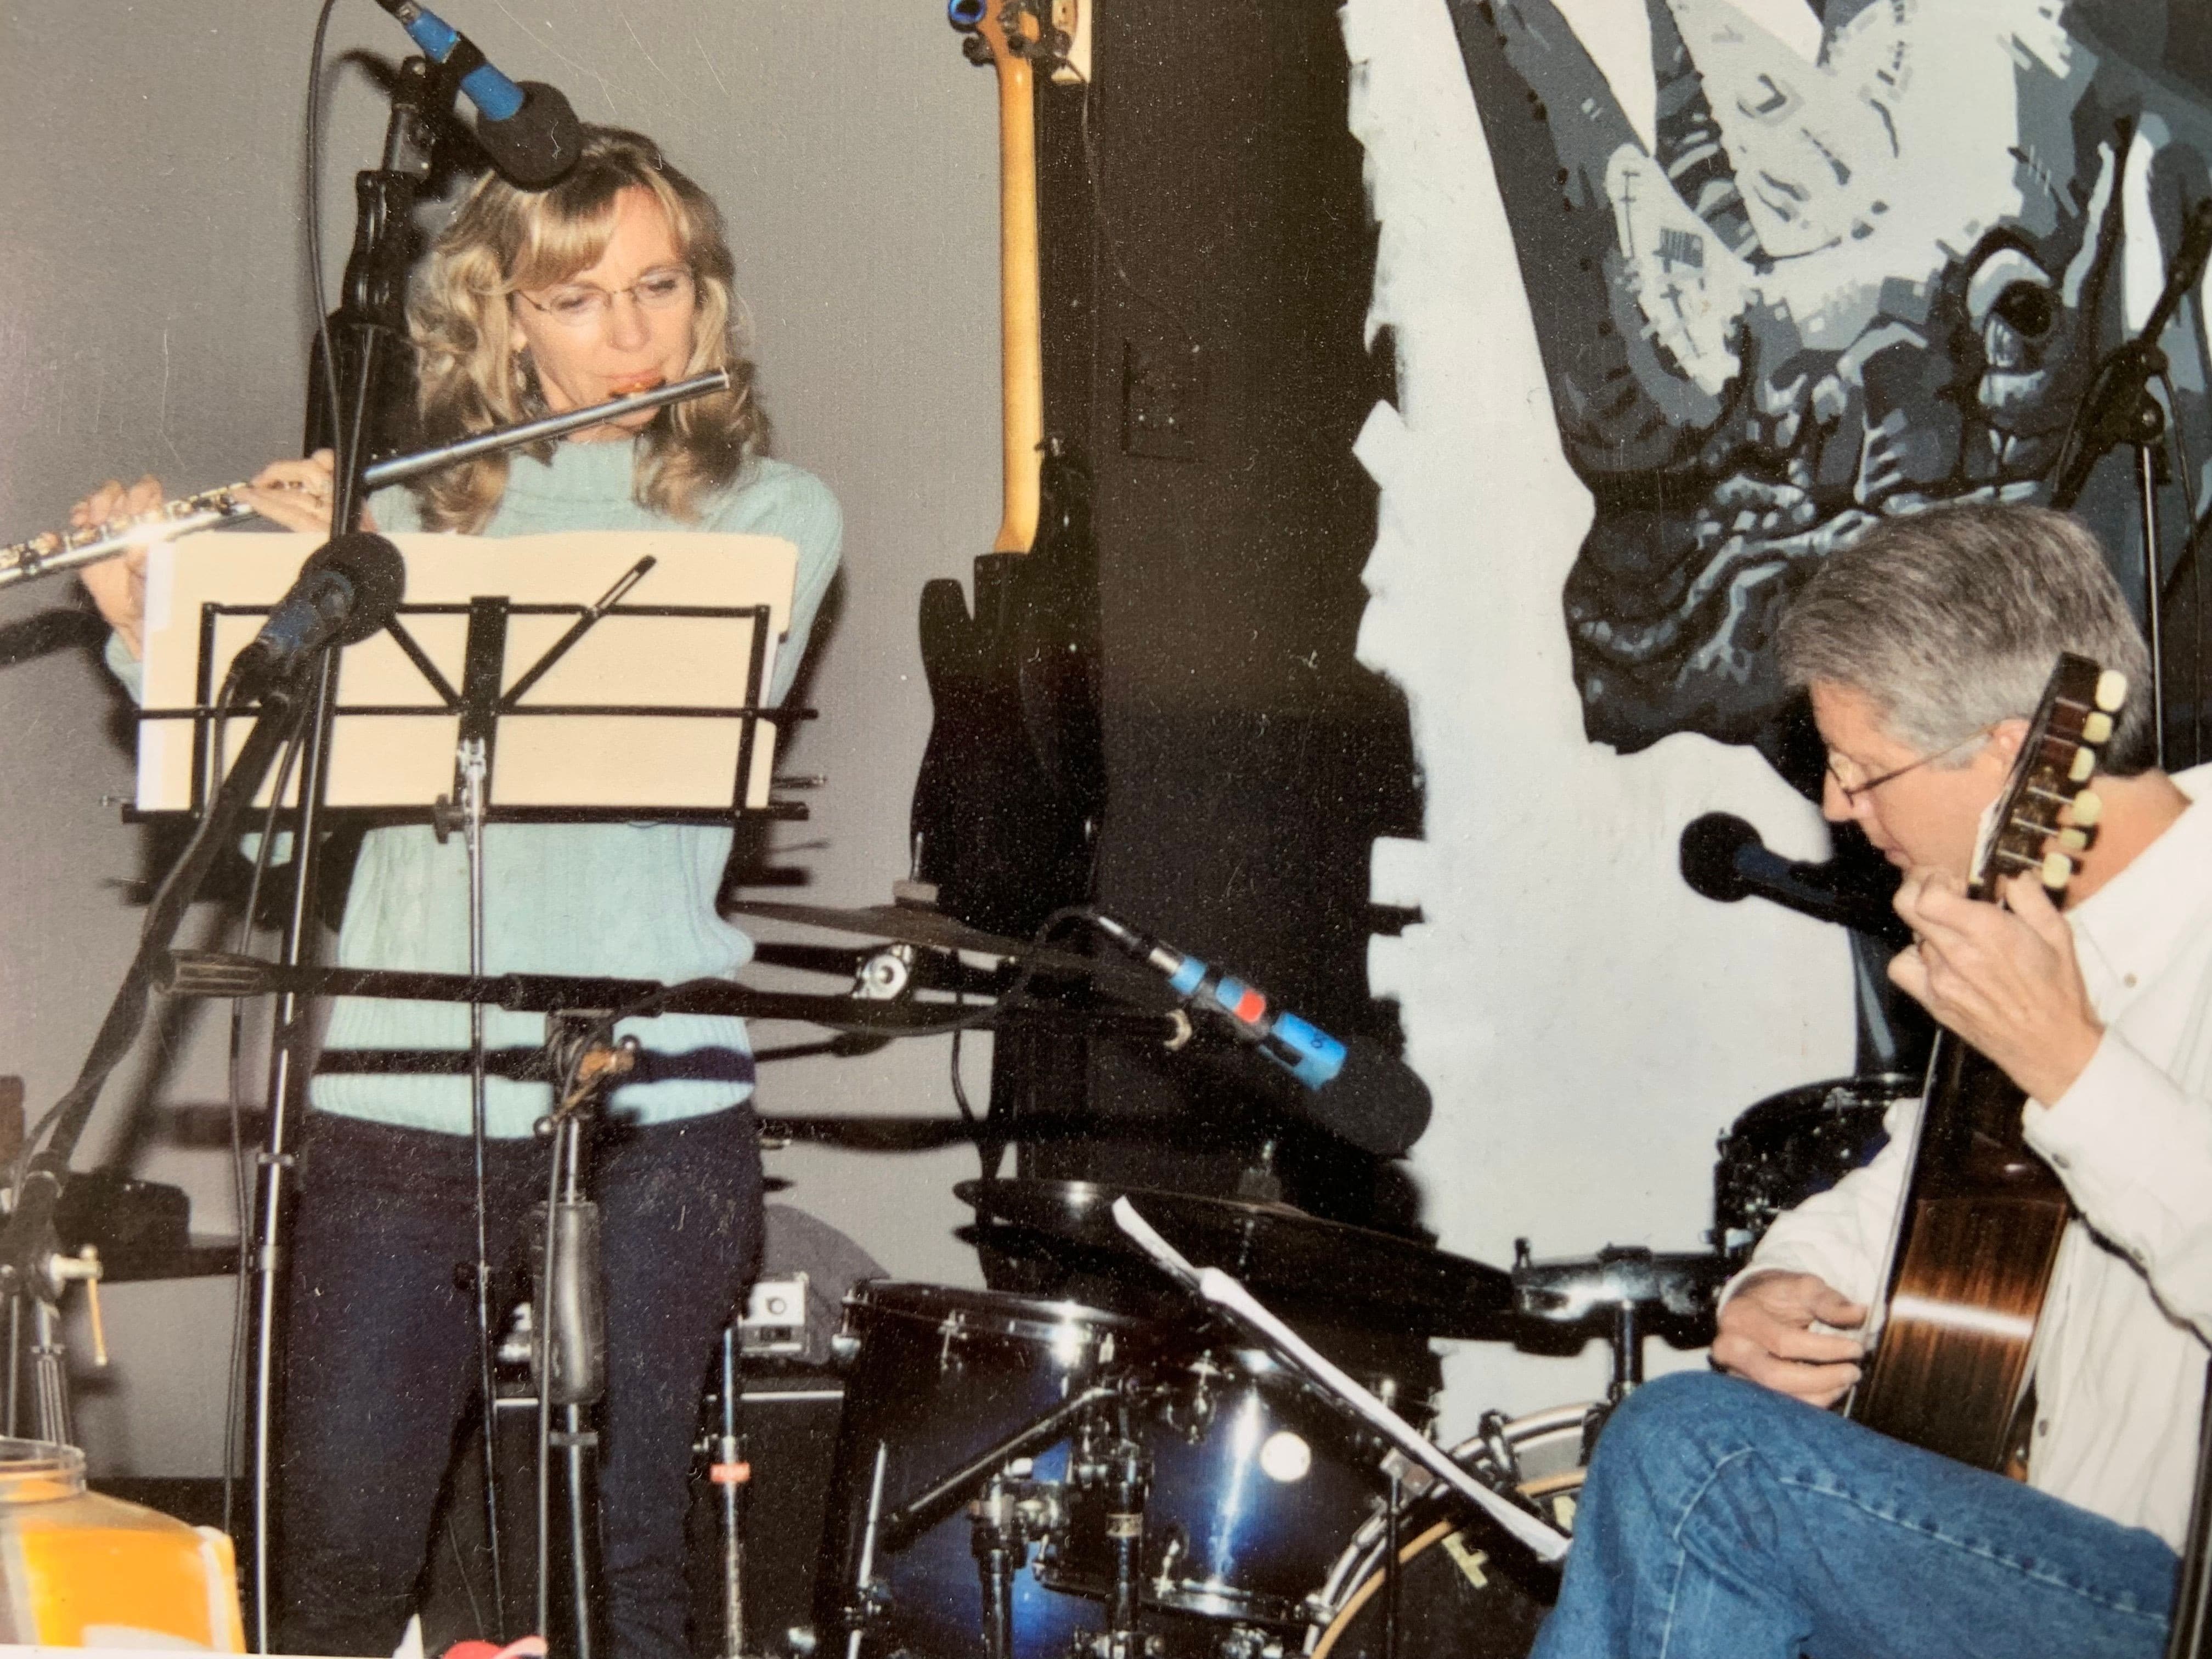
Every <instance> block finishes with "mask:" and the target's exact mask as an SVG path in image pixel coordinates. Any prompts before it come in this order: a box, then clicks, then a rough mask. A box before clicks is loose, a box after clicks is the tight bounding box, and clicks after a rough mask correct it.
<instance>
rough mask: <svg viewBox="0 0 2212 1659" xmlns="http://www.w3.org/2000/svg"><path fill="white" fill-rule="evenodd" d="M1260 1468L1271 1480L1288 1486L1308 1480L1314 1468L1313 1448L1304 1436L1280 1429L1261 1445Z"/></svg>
mask: <svg viewBox="0 0 2212 1659" xmlns="http://www.w3.org/2000/svg"><path fill="white" fill-rule="evenodd" d="M1260 1468H1261V1471H1262V1472H1263V1473H1265V1474H1266V1475H1267V1478H1268V1479H1269V1480H1276V1481H1279V1482H1281V1483H1282V1484H1283V1485H1284V1486H1288V1485H1290V1484H1291V1481H1293V1480H1304V1479H1305V1478H1306V1471H1307V1470H1308V1469H1310V1468H1313V1448H1312V1447H1311V1446H1310V1445H1308V1444H1307V1443H1306V1441H1305V1437H1304V1436H1303V1435H1297V1434H1292V1433H1291V1431H1289V1430H1288V1429H1278V1430H1276V1431H1274V1433H1273V1434H1271V1435H1269V1436H1268V1437H1267V1438H1266V1439H1265V1440H1263V1441H1261V1443H1260Z"/></svg>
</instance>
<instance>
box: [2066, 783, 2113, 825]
mask: <svg viewBox="0 0 2212 1659" xmlns="http://www.w3.org/2000/svg"><path fill="white" fill-rule="evenodd" d="M2072 811H2073V814H2074V822H2075V824H2076V825H2077V826H2078V827H2080V828H2081V829H2095V828H2096V826H2097V820H2098V819H2099V818H2100V817H2104V815H2105V798H2104V797H2103V796H2102V795H2100V794H2099V793H2097V792H2096V791H2095V790H2093V789H2084V790H2083V791H2082V792H2081V793H2080V794H2078V795H2076V796H2075V797H2074V804H2073V807H2072Z"/></svg>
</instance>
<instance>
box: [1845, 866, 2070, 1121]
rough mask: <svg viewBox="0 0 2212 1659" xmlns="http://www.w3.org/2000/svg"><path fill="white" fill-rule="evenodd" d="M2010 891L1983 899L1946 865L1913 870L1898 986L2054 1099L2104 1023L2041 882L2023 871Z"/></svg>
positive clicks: (2033, 1094) (1900, 908) (1894, 977)
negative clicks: (1991, 900)
mask: <svg viewBox="0 0 2212 1659" xmlns="http://www.w3.org/2000/svg"><path fill="white" fill-rule="evenodd" d="M2004 897H2005V902H2004V904H2002V905H1998V904H1986V903H1983V902H1978V901H1977V900H1974V899H1970V898H1968V897H1967V896H1966V886H1965V884H1964V883H1962V882H1961V881H1960V879H1959V878H1958V877H1957V876H1955V875H1953V874H1952V873H1950V872H1948V871H1944V870H1936V869H1925V868H1916V869H1913V870H1911V871H1909V872H1907V873H1906V875H1905V880H1904V881H1903V883H1902V884H1899V887H1898V890H1897V901H1896V902H1897V914H1898V915H1900V916H1902V917H1903V918H1904V919H1905V925H1906V926H1907V927H1910V928H1911V929H1912V932H1913V936H1914V938H1913V943H1912V945H1911V946H1910V947H1909V948H1907V949H1905V950H1903V951H1899V952H1898V954H1897V955H1896V956H1895V957H1893V958H1891V960H1890V964H1889V978H1890V982H1891V983H1892V984H1893V985H1895V986H1896V987H1898V988H1899V990H1901V991H1903V992H1904V993H1905V994H1906V995H1907V996H1910V997H1911V999H1912V1000H1914V1001H1916V1002H1917V1003H1918V1004H1920V1006H1922V1007H1923V1008H1925V1009H1927V1010H1928V1012H1929V1013H1931V1014H1933V1015H1934V1016H1935V1017H1936V1018H1937V1019H1938V1020H1940V1021H1942V1024H1944V1025H1945V1026H1946V1027H1948V1029H1949V1030H1953V1031H1955V1032H1957V1033H1958V1035H1959V1036H1961V1037H1963V1038H1964V1039H1965V1040H1966V1042H1970V1043H1972V1045H1973V1046H1974V1047H1975V1048H1978V1049H1979V1050H1981V1052H1982V1053H1983V1054H1986V1055H1988V1056H1989V1058H1990V1060H1994V1061H1995V1062H1996V1064H1997V1066H1999V1067H2000V1068H2002V1071H2003V1072H2004V1073H2005V1075H2006V1076H2008V1077H2009V1078H2010V1079H2012V1080H2013V1081H2014V1082H2015V1083H2016V1084H2018V1085H2020V1086H2021V1088H2022V1089H2024V1090H2025V1091H2027V1094H2028V1096H2029V1097H2030V1098H2031V1099H2033V1100H2038V1101H2040V1102H2042V1103H2045V1104H2046V1105H2048V1104H2050V1103H2051V1102H2053V1101H2056V1100H2057V1099H2059V1098H2060V1097H2063V1095H2064V1094H2065V1092H2066V1091H2068V1090H2069V1089H2070V1088H2072V1087H2073V1086H2074V1079H2075V1078H2077V1077H2079V1076H2081V1070H2082V1068H2083V1067H2084V1066H2087V1065H2088V1063H2089V1060H2090V1057H2091V1056H2092V1055H2093V1054H2095V1053H2096V1052H2097V1044H2098V1043H2099V1042H2100V1041H2102V1040H2103V1037H2104V1031H2105V1028H2104V1025H2103V1024H2102V1022H2100V1020H2099V1019H2098V1018H2097V1014H2096V1011H2095V1009H2094V1008H2093V1006H2091V1004H2090V1001H2089V991H2088V987H2087V985H2085V984H2084V983H2083V982H2082V979H2081V965H2080V964H2079V963H2077V962H2076V961H2075V957H2074V933H2073V930H2072V929H2071V928H2070V927H2068V926H2067V925H2066V919H2065V918H2064V917H2063V916H2062V915H2059V914H2058V908H2057V906H2056V905H2054V904H2053V903H2052V902H2051V896H2050V895H2049V894H2048V893H2046V892H2045V891H2044V890H2043V884H2042V883H2040V882H2039V881H2038V880H2037V879H2036V878H2035V877H2034V876H2033V875H2028V874H2023V875H2019V876H2015V877H2014V878H2012V879H2011V880H2010V881H2009V882H2008V883H2007V884H2005V888H2004Z"/></svg>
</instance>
